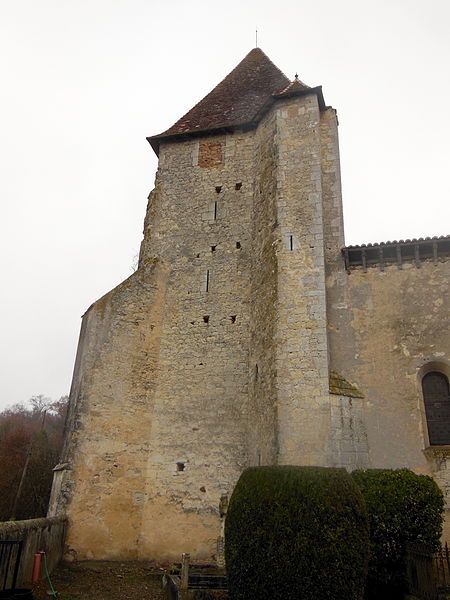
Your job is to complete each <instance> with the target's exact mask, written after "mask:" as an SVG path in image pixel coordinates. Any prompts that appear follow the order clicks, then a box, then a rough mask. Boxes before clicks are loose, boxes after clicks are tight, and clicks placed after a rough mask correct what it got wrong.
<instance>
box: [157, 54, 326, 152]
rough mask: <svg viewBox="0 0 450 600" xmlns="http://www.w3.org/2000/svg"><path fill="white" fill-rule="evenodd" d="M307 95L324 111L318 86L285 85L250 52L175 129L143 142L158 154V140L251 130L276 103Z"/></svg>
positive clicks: (281, 75) (267, 63) (262, 58)
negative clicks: (313, 97)
mask: <svg viewBox="0 0 450 600" xmlns="http://www.w3.org/2000/svg"><path fill="white" fill-rule="evenodd" d="M310 93H313V94H316V95H317V98H318V101H319V107H320V110H324V109H325V108H326V107H325V102H324V99H323V95H322V88H321V87H320V86H319V87H315V88H310V87H308V86H307V85H305V84H304V83H303V82H301V81H300V80H299V79H298V77H297V76H296V77H295V80H294V81H292V82H291V81H289V79H288V78H287V77H286V75H284V73H282V72H281V71H280V69H279V68H278V67H276V66H275V65H274V64H273V62H272V61H271V60H270V59H269V58H268V57H267V56H266V55H265V54H264V52H263V51H262V50H261V48H253V50H251V51H250V52H249V53H248V54H247V56H246V57H245V58H244V59H243V60H242V61H241V62H240V63H239V64H238V66H237V67H235V68H234V69H233V71H231V73H230V74H229V75H227V76H226V77H225V79H223V80H222V81H221V82H220V83H219V84H218V85H217V86H216V87H215V88H214V89H213V90H212V92H210V93H209V94H208V95H207V96H205V97H204V98H203V100H200V102H199V103H198V104H196V105H195V106H194V108H192V109H191V110H190V111H189V112H187V113H186V114H185V115H184V117H181V119H179V120H178V121H177V122H176V123H175V125H172V127H169V129H167V130H166V131H164V132H163V133H160V134H159V135H154V136H151V137H148V138H147V140H148V141H149V142H150V144H151V145H152V148H153V149H154V151H155V152H156V154H158V151H159V144H160V142H161V141H162V140H169V139H170V140H178V139H183V138H184V137H185V136H195V135H205V134H209V133H214V132H217V131H233V130H234V129H236V128H239V127H246V128H252V127H255V126H256V125H257V123H258V122H259V120H260V119H261V118H262V116H263V115H264V114H265V112H266V111H267V110H268V109H269V107H270V106H271V105H272V104H273V103H274V102H275V101H276V100H278V99H283V98H287V97H290V96H300V95H304V94H310Z"/></svg>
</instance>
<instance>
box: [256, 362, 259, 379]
mask: <svg viewBox="0 0 450 600" xmlns="http://www.w3.org/2000/svg"><path fill="white" fill-rule="evenodd" d="M258 371H259V369H258V363H256V365H255V381H258V374H259V373H258Z"/></svg>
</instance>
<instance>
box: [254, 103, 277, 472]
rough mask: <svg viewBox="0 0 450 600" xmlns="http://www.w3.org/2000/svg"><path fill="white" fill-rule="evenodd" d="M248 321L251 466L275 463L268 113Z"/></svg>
mask: <svg viewBox="0 0 450 600" xmlns="http://www.w3.org/2000/svg"><path fill="white" fill-rule="evenodd" d="M254 152H255V175H256V177H255V184H254V194H253V217H252V221H253V229H252V239H253V242H252V247H253V253H252V264H251V279H250V286H251V315H250V323H249V325H250V357H249V372H248V381H249V384H248V385H249V419H248V423H249V430H248V442H249V462H250V464H251V465H270V464H276V463H277V460H278V440H277V427H276V420H277V406H276V400H277V399H276V376H277V371H276V361H275V359H276V354H275V344H274V337H275V327H276V318H277V317H276V309H277V300H278V289H277V283H278V282H277V276H278V264H277V257H276V248H277V243H278V242H277V239H278V231H277V226H278V223H277V206H276V189H277V183H276V177H277V161H278V147H277V143H276V114H275V113H274V112H270V113H269V114H268V115H266V117H265V118H264V119H263V121H262V122H261V123H260V125H259V127H258V129H257V132H256V136H255V150H254Z"/></svg>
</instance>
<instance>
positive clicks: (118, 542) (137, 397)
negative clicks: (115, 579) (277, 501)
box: [50, 261, 167, 559]
mask: <svg viewBox="0 0 450 600" xmlns="http://www.w3.org/2000/svg"><path fill="white" fill-rule="evenodd" d="M166 280H167V272H166V269H165V267H164V265H163V264H162V263H161V261H147V263H146V264H145V265H143V266H142V267H141V269H139V271H137V272H136V273H134V275H132V276H131V277H130V278H129V279H127V280H126V281H124V282H123V283H122V284H121V285H119V286H118V287H117V288H115V289H114V290H113V291H112V292H110V293H109V294H107V295H106V296H104V297H103V298H101V299H100V300H98V301H97V302H96V303H95V304H94V305H93V306H92V307H91V308H90V309H89V310H88V311H87V313H86V314H85V316H84V318H83V327H82V334H81V338H80V344H79V350H78V356H77V362H76V368H75V373H74V379H73V383H72V390H71V400H70V406H71V409H70V413H69V418H68V424H67V426H68V428H69V432H70V434H69V435H68V436H67V437H66V445H65V448H64V451H63V456H62V462H63V463H67V466H66V468H65V469H64V470H62V471H58V472H57V474H56V476H57V477H58V479H59V481H58V485H57V486H54V491H55V493H58V496H59V497H58V499H57V501H55V499H54V498H52V499H51V502H50V506H51V507H52V510H54V512H55V513H56V514H62V513H64V512H67V515H68V516H69V521H70V525H69V531H68V537H67V544H68V546H69V549H70V551H71V553H72V554H74V555H75V556H78V558H81V559H83V558H97V557H102V558H111V559H113V558H117V557H121V558H124V559H125V558H128V559H132V558H137V556H138V551H137V540H138V537H139V533H140V527H141V518H142V514H141V513H142V505H143V501H144V498H145V494H146V486H145V481H146V470H147V459H148V453H149V438H150V435H151V430H152V426H153V406H154V391H155V390H154V385H155V370H156V366H157V363H158V356H159V343H160V323H161V311H162V308H163V306H164V303H165V293H166V289H165V288H166ZM61 477H62V479H61ZM124 515H126V518H124ZM50 516H51V515H50Z"/></svg>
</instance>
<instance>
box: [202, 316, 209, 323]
mask: <svg viewBox="0 0 450 600" xmlns="http://www.w3.org/2000/svg"><path fill="white" fill-rule="evenodd" d="M203 321H204V322H205V323H209V315H205V316H204V317H203Z"/></svg>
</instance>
